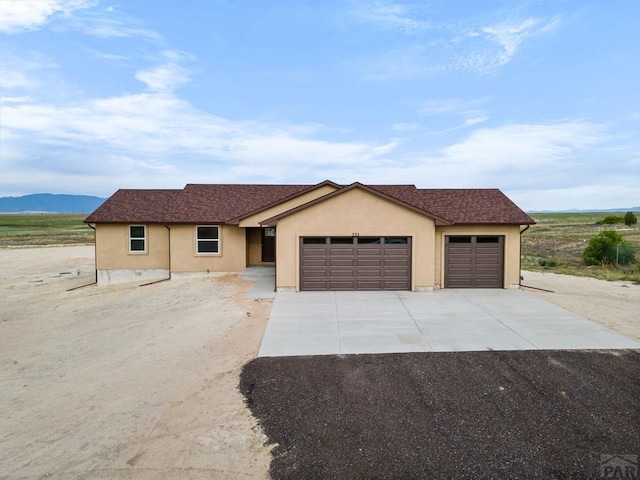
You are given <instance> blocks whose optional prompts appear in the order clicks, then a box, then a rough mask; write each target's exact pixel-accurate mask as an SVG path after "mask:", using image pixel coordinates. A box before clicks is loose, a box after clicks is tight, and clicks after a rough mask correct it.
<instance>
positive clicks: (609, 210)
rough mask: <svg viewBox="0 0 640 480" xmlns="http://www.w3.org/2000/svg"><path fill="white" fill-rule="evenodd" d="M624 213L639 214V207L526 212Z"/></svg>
mask: <svg viewBox="0 0 640 480" xmlns="http://www.w3.org/2000/svg"><path fill="white" fill-rule="evenodd" d="M626 212H640V207H629V208H601V209H591V210H578V209H576V208H572V209H571V210H528V211H527V213H626Z"/></svg>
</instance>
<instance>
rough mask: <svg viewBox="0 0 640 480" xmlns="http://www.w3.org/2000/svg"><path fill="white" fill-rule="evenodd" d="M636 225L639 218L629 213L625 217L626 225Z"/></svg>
mask: <svg viewBox="0 0 640 480" xmlns="http://www.w3.org/2000/svg"><path fill="white" fill-rule="evenodd" d="M636 223H638V217H636V215H635V214H634V213H633V212H627V213H625V215H624V224H625V225H626V226H627V227H631V226H632V225H635V224H636Z"/></svg>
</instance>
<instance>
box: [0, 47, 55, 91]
mask: <svg viewBox="0 0 640 480" xmlns="http://www.w3.org/2000/svg"><path fill="white" fill-rule="evenodd" d="M55 67H56V65H55V64H54V63H53V62H51V61H50V60H49V59H47V58H45V57H43V56H42V55H39V54H36V53H33V52H27V53H22V54H18V53H16V52H13V51H10V50H9V49H3V50H1V51H0V72H2V73H1V74H0V89H1V90H2V92H3V93H6V92H8V91H15V90H32V89H36V88H38V87H40V86H41V85H42V81H43V80H42V77H43V75H42V73H43V72H44V71H46V70H50V69H52V68H55Z"/></svg>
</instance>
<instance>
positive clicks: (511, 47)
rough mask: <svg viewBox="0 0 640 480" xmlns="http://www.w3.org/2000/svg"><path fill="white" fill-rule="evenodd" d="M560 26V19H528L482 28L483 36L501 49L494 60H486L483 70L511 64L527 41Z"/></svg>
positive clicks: (473, 35)
mask: <svg viewBox="0 0 640 480" xmlns="http://www.w3.org/2000/svg"><path fill="white" fill-rule="evenodd" d="M559 24H560V21H559V19H558V18H551V19H546V20H543V19H540V18H526V19H523V20H518V21H507V22H501V23H497V24H495V25H490V26H487V27H484V28H482V29H481V31H482V33H483V34H484V35H483V36H484V37H485V38H486V39H487V40H489V41H491V42H495V43H497V44H498V45H499V46H500V47H501V51H500V52H499V54H498V55H497V56H496V57H494V59H493V60H485V61H484V63H485V66H484V67H482V68H486V69H488V70H493V69H495V68H497V67H500V66H502V65H505V64H507V63H509V62H510V61H511V59H512V58H513V57H514V55H515V54H516V52H517V51H518V48H519V47H520V45H521V44H522V43H523V42H524V41H525V40H526V39H528V38H530V37H532V36H534V35H538V34H541V33H547V32H550V31H552V30H554V29H555V28H557V27H558V26H559ZM470 36H471V37H476V34H475V33H473V34H471V35H470Z"/></svg>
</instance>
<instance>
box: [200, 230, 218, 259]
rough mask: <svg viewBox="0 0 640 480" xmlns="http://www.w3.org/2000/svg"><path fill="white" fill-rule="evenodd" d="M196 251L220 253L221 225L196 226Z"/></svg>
mask: <svg viewBox="0 0 640 480" xmlns="http://www.w3.org/2000/svg"><path fill="white" fill-rule="evenodd" d="M196 252H197V253H204V254H216V253H220V229H219V227H196Z"/></svg>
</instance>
